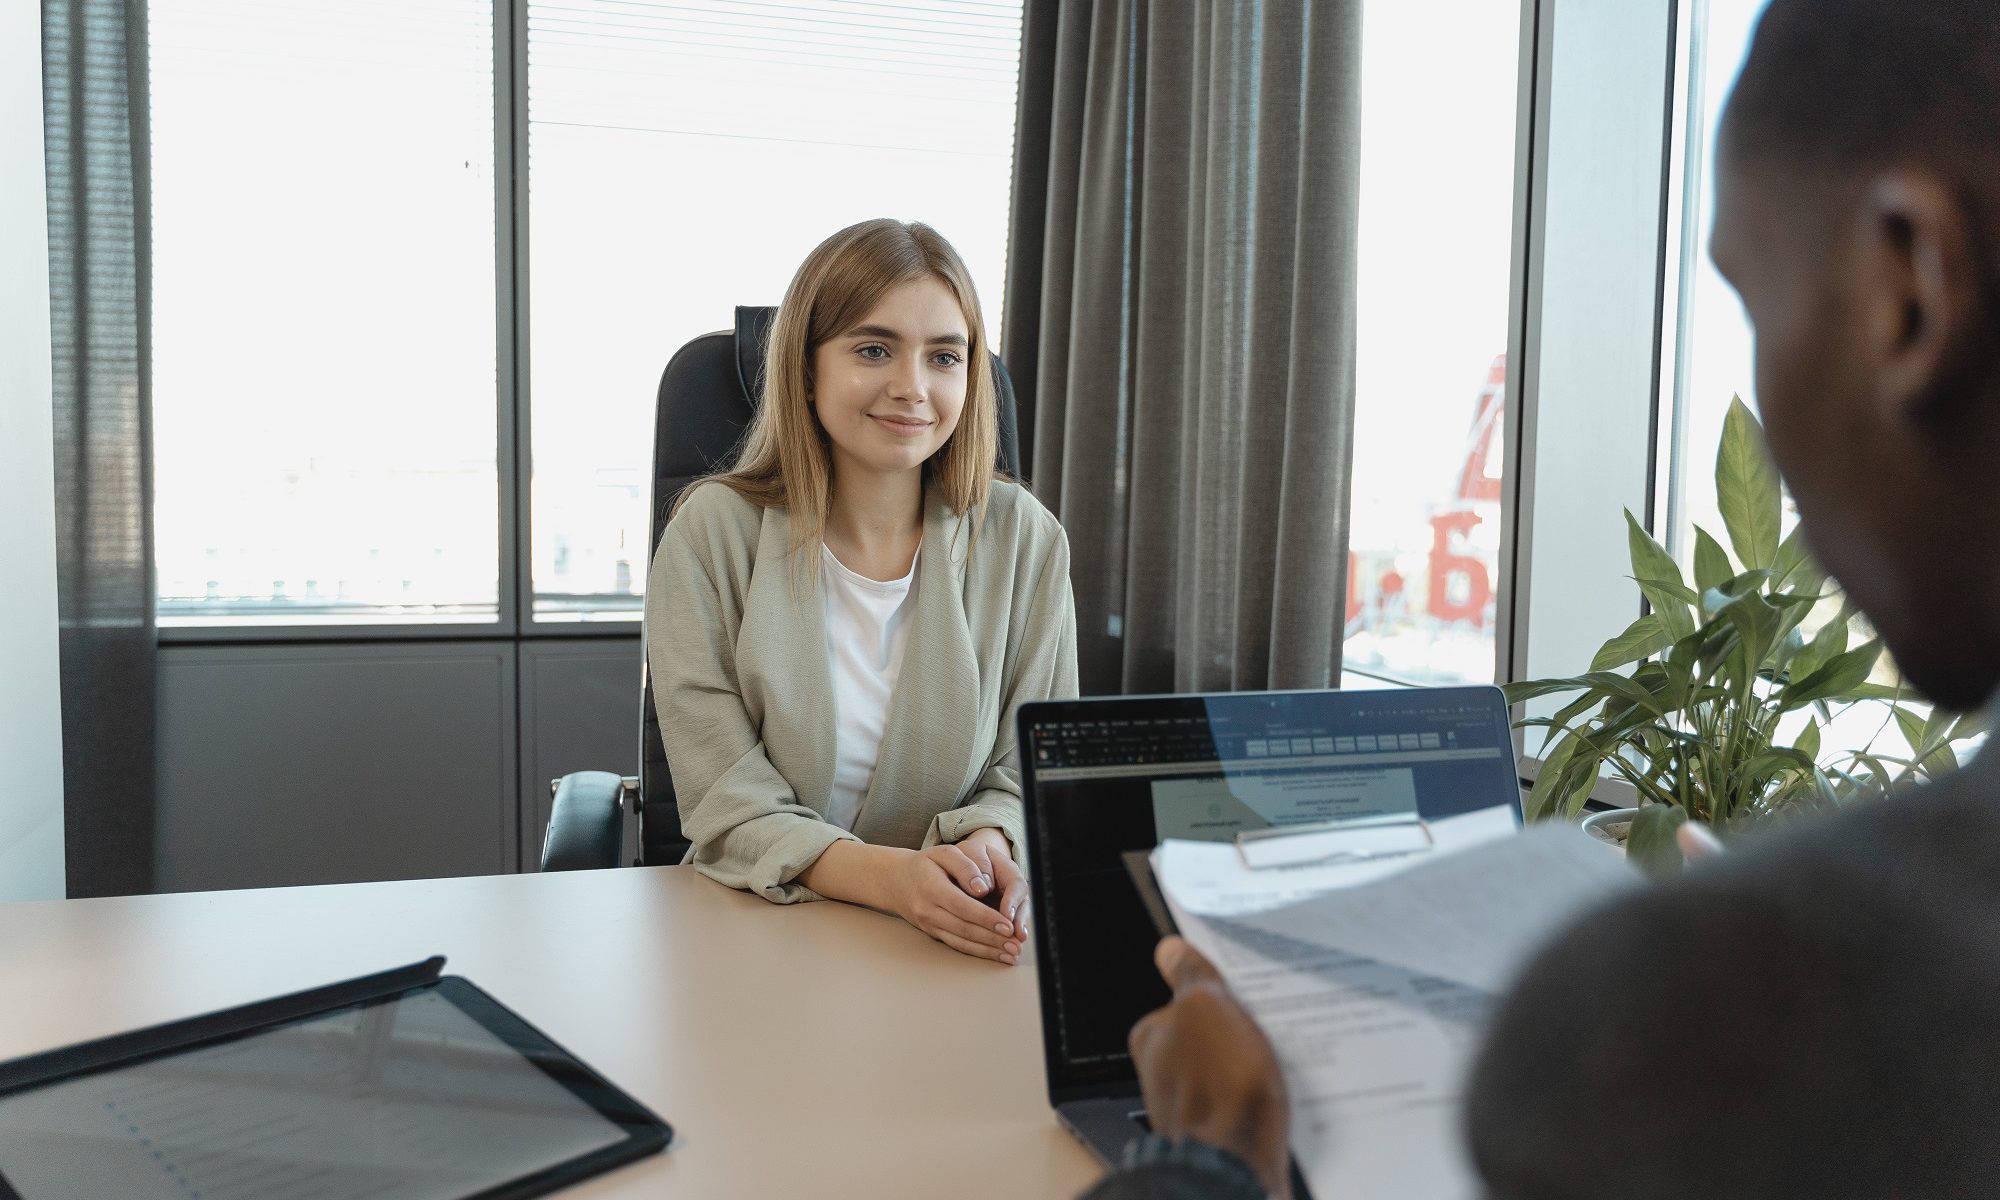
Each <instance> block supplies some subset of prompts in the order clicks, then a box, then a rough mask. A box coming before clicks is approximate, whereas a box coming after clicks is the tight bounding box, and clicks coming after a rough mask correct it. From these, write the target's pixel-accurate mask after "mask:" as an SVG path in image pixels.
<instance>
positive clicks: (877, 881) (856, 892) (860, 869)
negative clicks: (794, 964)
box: [799, 838, 916, 912]
mask: <svg viewBox="0 0 2000 1200" xmlns="http://www.w3.org/2000/svg"><path fill="white" fill-rule="evenodd" d="M915 853H916V851H914V850H904V849H902V848H901V847H898V846H875V845H871V844H869V843H867V842H859V841H850V840H848V839H847V838H842V839H840V840H839V841H837V842H833V843H831V844H830V845H828V846H827V848H826V849H825V850H823V851H821V852H820V856H819V857H818V858H816V859H814V860H813V862H812V865H810V866H808V867H807V868H806V869H805V870H803V871H801V872H799V882H800V883H803V884H805V885H806V886H807V887H809V888H811V889H812V890H813V891H815V892H818V893H819V894H820V895H822V896H825V897H826V898H827V899H829V900H844V901H846V902H847V903H849V904H864V905H867V906H868V907H869V908H879V909H882V910H883V911H885V912H898V911H900V910H899V908H898V905H897V901H896V891H895V886H894V882H895V872H896V869H897V868H898V867H900V866H902V865H903V860H904V859H905V858H908V857H910V856H912V855H914V854H915Z"/></svg>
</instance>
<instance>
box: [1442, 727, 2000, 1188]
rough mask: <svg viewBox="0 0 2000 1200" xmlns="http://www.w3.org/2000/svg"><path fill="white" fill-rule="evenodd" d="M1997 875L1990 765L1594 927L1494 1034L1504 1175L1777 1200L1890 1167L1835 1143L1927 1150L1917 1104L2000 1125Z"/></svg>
mask: <svg viewBox="0 0 2000 1200" xmlns="http://www.w3.org/2000/svg"><path fill="white" fill-rule="evenodd" d="M1996 862H2000V787H1996V781H1995V778H1994V772H1993V770H1992V768H1991V766H1990V765H1988V764H1978V765H1977V767H1976V769H1970V770H1968V771H1967V772H1966V773H1965V774H1964V775H1962V776H1961V777H1958V778H1955V779H1953V780H1952V781H1950V782H1948V783H1945V784H1942V785H1938V786H1935V787H1927V788H1921V789H1916V790H1914V791H1912V792H1910V793H1908V794H1904V795H1898V796H1893V797H1890V798H1889V799H1886V800H1883V801H1880V802H1877V803H1875V804H1872V805H1868V806H1865V807H1862V808H1858V809H1855V810H1853V811H1850V812H1847V813H1843V814H1840V815H1838V816H1836V817H1833V818H1830V819H1827V820H1825V821H1823V822H1821V823H1819V824H1817V825H1815V826H1812V827H1808V828H1800V829H1795V830H1779V831H1778V832H1776V833H1775V834H1773V835H1772V836H1771V838H1770V840H1769V841H1768V843H1766V844H1763V845H1756V846H1752V847H1750V848H1748V849H1745V850H1743V851H1740V852H1736V853H1732V854H1731V855H1730V856H1728V857H1727V858H1726V859H1724V860H1723V861H1721V862H1718V863H1715V864H1713V865H1711V866H1708V867H1706V868H1702V869H1698V870H1696V871H1693V872H1691V873H1690V874H1689V875H1688V876H1686V877H1685V878H1683V879H1681V880H1679V881H1677V882H1675V883H1672V884H1669V885H1665V886H1661V887H1657V888H1652V889H1647V890H1645V891H1642V892H1638V893H1635V894H1633V895H1631V896H1628V897H1626V898H1624V899H1622V900H1620V901H1619V902H1617V903H1614V904H1611V905H1608V906H1606V908H1604V909H1603V910H1602V911H1599V912H1597V913H1594V914H1592V915H1591V916H1589V917H1587V918H1585V919H1584V920H1582V921H1580V922H1578V923H1577V924H1576V925H1575V926H1574V927H1572V928H1571V929H1570V930H1569V931H1568V932H1567V933H1565V934H1564V935H1563V936H1562V937H1560V938H1558V939H1557V940H1556V942H1555V943H1554V944H1553V945H1551V946H1550V947H1549V948H1548V949H1547V950H1546V951H1545V952H1544V953H1543V954H1542V955H1541V956H1540V957H1539V958H1538V959H1537V960H1536V961H1535V962H1534V963H1533V964H1532V965H1531V966H1530V967H1529V969H1528V970H1527V971H1526V972H1524V974H1523V976H1522V978H1521V980H1520V982H1519V983H1518V985H1517V986H1516V987H1515V989H1514V990H1513V992H1512V993H1511V994H1510V995H1509V996H1508V997H1507V999H1506V1000H1505V1002H1504V1003H1503V1004H1502V1006H1501V1009H1500V1011H1499V1013H1498V1014H1497V1016H1496V1018H1495V1020H1494V1023H1493V1026H1492V1028H1491V1031H1490V1037H1489V1039H1488V1042H1487V1045H1486V1047H1485V1049H1484V1051H1483V1053H1482V1055H1481V1058H1480V1062H1479V1065H1478V1068H1477V1071H1476V1074H1475V1079H1474V1084H1473V1088H1472V1092H1471V1095H1470V1097H1469V1103H1468V1119H1469V1121H1470V1124H1471V1133H1472V1141H1473V1145H1474V1150H1475V1155H1476V1156H1477V1157H1478V1158H1479V1160H1480V1163H1481V1168H1482V1170H1483V1171H1484V1172H1485V1173H1486V1174H1487V1176H1488V1178H1489V1181H1490V1182H1492V1183H1493V1184H1494V1186H1495V1190H1496V1192H1498V1193H1500V1194H1509V1192H1510V1191H1511V1190H1514V1189H1517V1188H1518V1190H1521V1191H1522V1192H1523V1194H1535V1193H1536V1192H1537V1191H1538V1190H1542V1189H1543V1188H1544V1187H1546V1188H1555V1187H1557V1186H1558V1184H1560V1185H1561V1186H1572V1185H1583V1184H1589V1183H1591V1182H1592V1181H1595V1182H1602V1183H1609V1182H1610V1181H1613V1180H1618V1181H1622V1183H1621V1184H1620V1186H1622V1187H1623V1189H1624V1190H1623V1194H1626V1195H1631V1196H1639V1195H1671V1194H1676V1192H1677V1191H1678V1194H1682V1195H1693V1194H1710V1195H1741V1194H1756V1193H1755V1192H1754V1191H1749V1192H1746V1191H1745V1188H1746V1187H1748V1186H1749V1183H1748V1181H1750V1180H1752V1179H1762V1180H1763V1181H1764V1182H1765V1183H1766V1184H1772V1181H1774V1180H1780V1179H1782V1180H1785V1181H1787V1182H1786V1185H1785V1186H1784V1187H1778V1186H1776V1185H1775V1184H1772V1186H1771V1188H1770V1190H1767V1191H1766V1192H1765V1193H1764V1194H1766V1195H1772V1196H1777V1195H1786V1196H1789V1195H1800V1194H1806V1192H1803V1191H1799V1190H1796V1189H1798V1188H1802V1187H1806V1186H1807V1182H1808V1181H1810V1180H1814V1179H1819V1178H1821V1177H1822V1175H1824V1176H1825V1177H1827V1178H1834V1177H1837V1176H1838V1175H1840V1174H1841V1173H1842V1172H1846V1173H1850V1174H1851V1173H1854V1172H1866V1171H1868V1170H1873V1169H1875V1167H1876V1166H1879V1165H1880V1164H1879V1163H1876V1162H1875V1161H1874V1160H1873V1159H1871V1158H1870V1157H1869V1155H1870V1154H1871V1153H1875V1152H1876V1151H1878V1150H1879V1149H1880V1146H1879V1145H1877V1144H1876V1143H1874V1142H1869V1143H1866V1144H1856V1145H1843V1144H1838V1143H1836V1144H1828V1142H1827V1139H1828V1138H1829V1137H1830V1136H1834V1134H1833V1131H1836V1130H1843V1129H1845V1130H1850V1131H1851V1130H1854V1129H1856V1128H1859V1127H1861V1126H1864V1125H1867V1123H1868V1122H1869V1121H1870V1120H1873V1121H1874V1122H1875V1123H1876V1124H1875V1132H1876V1133H1877V1134H1879V1136H1882V1137H1884V1138H1888V1139H1891V1140H1890V1141H1889V1142H1886V1143H1883V1144H1886V1145H1893V1144H1894V1143H1893V1139H1894V1138H1895V1137H1897V1136H1915V1135H1914V1134H1910V1133H1904V1134H1898V1133H1897V1132H1896V1131H1894V1130H1890V1129H1888V1128H1886V1127H1883V1126H1882V1125H1881V1120H1882V1118H1881V1117H1880V1116H1876V1117H1873V1118H1871V1117H1870V1116H1869V1114H1870V1113H1871V1112H1874V1111H1875V1110H1877V1109H1878V1108H1893V1107H1896V1106H1899V1105H1900V1106H1901V1109H1900V1111H1899V1115H1898V1116H1897V1117H1896V1118H1895V1120H1896V1122H1897V1123H1899V1124H1907V1125H1909V1126H1910V1127H1911V1128H1912V1129H1914V1128H1917V1127H1919V1126H1921V1125H1922V1123H1923V1122H1924V1121H1931V1122H1945V1123H1954V1124H1955V1123H1956V1122H1957V1120H1958V1114H1974V1113H1976V1114H1977V1115H1978V1119H1980V1120H2000V1082H1996V1076H1995V1072H2000V1006H1995V1005H1992V1004H1991V1003H1989V1002H1988V1001H1987V999H1986V997H1990V996H1991V995H1993V994H1996V992H1995V989H2000V883H1996V881H1995V876H1996V875H1997V874H2000V872H1995V871H1994V870H1993V867H1994V865H1995V864H1996ZM1947 1030H1949V1031H1950V1032H1949V1033H1948V1032H1947ZM1973 1064H1976V1068H1975V1067H1974V1066H1973ZM1750 1113H1757V1114H1761V1115H1759V1116H1757V1117H1756V1118H1755V1119H1752V1120H1748V1121H1747V1123H1739V1118H1743V1117H1744V1115H1745V1114H1750ZM1724 1114H1737V1115H1736V1116H1726V1115H1724ZM1915 1114H1920V1115H1915ZM1857 1123H1860V1124H1859V1125H1857ZM1588 1128H1600V1129H1602V1130H1605V1131H1611V1130H1615V1131H1617V1133H1616V1136H1615V1137H1606V1138H1598V1137H1595V1136H1582V1137H1579V1136H1578V1134H1579V1131H1580V1130H1583V1129H1588ZM1753 1129H1754V1130H1755V1132H1754V1133H1753V1132H1751V1130H1753ZM1677 1141H1678V1142H1679V1146H1678V1147H1676V1142H1677ZM1593 1146H1595V1147H1598V1148H1600V1149H1602V1151H1603V1153H1602V1154H1599V1153H1598V1150H1596V1149H1593V1148H1592V1147H1593ZM1689 1146H1700V1147H1702V1149H1701V1151H1700V1153H1699V1155H1698V1157H1699V1159H1700V1161H1699V1162H1696V1161H1694V1158H1693V1157H1691V1156H1690V1155H1689V1154H1688V1153H1687V1148H1688V1147H1689ZM1982 1153H1983V1152H1982ZM1648 1162H1654V1163H1658V1164H1666V1165H1663V1166H1662V1167H1661V1171H1662V1174H1661V1175H1660V1177H1659V1179H1658V1180H1657V1181H1656V1182H1657V1184H1658V1186H1653V1185H1652V1184H1647V1185H1646V1186H1639V1184H1640V1183H1641V1182H1642V1180H1641V1178H1640V1177H1639V1176H1643V1175H1644V1172H1643V1171H1639V1170H1638V1168H1639V1165H1640V1164H1645V1163H1648ZM1935 1165H1936V1166H1937V1168H1938V1169H1939V1170H1941V1171H1943V1170H1948V1169H1954V1168H1956V1167H1966V1166H1967V1164H1964V1163H1958V1164H1954V1163H1952V1162H1950V1161H1944V1160H1940V1162H1938V1163H1937V1164H1935ZM1971 1166H1972V1167H1976V1168H1984V1167H1987V1166H2000V1162H1996V1163H1993V1164H1988V1163H1983V1162H1981V1163H1976V1164H1971ZM1753 1167H1755V1168H1756V1170H1757V1171H1760V1172H1763V1174H1761V1175H1758V1174H1755V1173H1752V1174H1747V1175H1746V1174H1743V1172H1749V1171H1751V1170H1752V1168H1753ZM1968 1169H1970V1168H1968ZM1635 1171H1637V1174H1636V1175H1635ZM1932 1178H1934V1179H1939V1180H1941V1179H1943V1178H1944V1176H1934V1177H1932ZM1732 1179H1733V1180H1735V1181H1736V1182H1735V1183H1733V1184H1732V1183H1731V1182H1730V1181H1731V1180H1732ZM1537 1181H1539V1183H1537ZM1531 1185H1534V1186H1531ZM1718 1189H1719V1190H1718ZM1613 1190H1618V1189H1617V1188H1614V1189H1613ZM1909 1194H1918V1193H1915V1192H1912V1193H1909Z"/></svg>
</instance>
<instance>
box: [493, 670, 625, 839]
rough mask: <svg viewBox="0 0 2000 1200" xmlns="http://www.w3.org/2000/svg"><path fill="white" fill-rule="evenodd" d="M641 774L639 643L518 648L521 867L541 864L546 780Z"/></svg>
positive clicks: (545, 825)
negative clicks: (582, 773)
mask: <svg viewBox="0 0 2000 1200" xmlns="http://www.w3.org/2000/svg"><path fill="white" fill-rule="evenodd" d="M571 771H611V772H614V773H616V774H619V775H637V774H638V773H639V638H638V637H637V636H636V635H634V636H633V637H631V638H629V639H626V638H620V639H617V640H615V641H612V640H606V641H596V640H593V641H589V642H581V641H570V642H553V641H547V642H523V643H521V818H522V819H521V837H520V845H521V869H522V870H524V871H532V870H534V869H535V868H536V866H537V865H539V864H540V862H541V854H542V834H543V833H544V831H546V830H547V829H548V825H549V781H550V780H552V779H555V778H557V777H558V776H561V775H565V774H567V773H569V772H571Z"/></svg>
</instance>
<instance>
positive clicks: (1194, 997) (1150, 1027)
mask: <svg viewBox="0 0 2000 1200" xmlns="http://www.w3.org/2000/svg"><path fill="white" fill-rule="evenodd" d="M1153 961H1154V962H1155V963H1156V964H1158V965H1159V968H1160V976H1161V978H1163V979H1165V980H1166V981H1167V985H1168V986H1169V987H1171V988H1173V989H1174V998H1173V999H1172V1000H1170V1001H1168V1002H1167V1005H1166V1007H1165V1008H1161V1009H1159V1010H1157V1011H1154V1012H1151V1013H1148V1014H1146V1016H1144V1017H1143V1018H1141V1019H1140V1021H1139V1023H1138V1024H1137V1025H1134V1026H1133V1027H1132V1038H1131V1046H1132V1061H1133V1064H1134V1065H1135V1066H1137V1067H1138V1069H1139V1086H1140V1088H1141V1089H1142V1090H1143V1091H1144V1092H1145V1096H1146V1116H1147V1119H1148V1120H1150V1121H1151V1122H1152V1125H1153V1131H1154V1132H1155V1133H1158V1134H1159V1135H1160V1136H1162V1137H1170V1138H1181V1137H1190V1138H1194V1139H1196V1140H1198V1141H1202V1142H1206V1143H1208V1144H1209V1145H1211V1146H1215V1147H1217V1148H1219V1149H1223V1150H1227V1151H1229V1152H1230V1153H1232V1154H1234V1155H1236V1156H1237V1157H1238V1158H1241V1159H1242V1160H1243V1161H1244V1162H1246V1163H1248V1164H1249V1165H1250V1169H1251V1170H1253V1171H1255V1172H1256V1173H1257V1178H1258V1179H1259V1180H1260V1181H1262V1183H1263V1185H1264V1188H1265V1190H1266V1191H1268V1192H1269V1193H1270V1194H1271V1195H1273V1196H1276V1197H1278V1198H1279V1200H1287V1198H1288V1197H1289V1196H1290V1195H1291V1179H1290V1164H1291V1156H1290V1153H1289V1151H1288V1150H1287V1141H1288V1139H1289V1136H1290V1133H1291V1102H1290V1100H1289V1099H1288V1098H1287V1097H1286V1095H1285V1079H1284V1076H1283V1075H1282V1074H1281V1073H1280V1072H1279V1070H1278V1058H1277V1055H1275V1054H1274V1053H1272V1051H1271V1043H1270V1042H1269V1041H1267V1040H1266V1039H1265V1037H1264V1031H1263V1030H1261V1029H1259V1028H1257V1022H1255V1021H1253V1020H1251V1019H1250V1014H1249V1013H1247V1012H1244V1011H1243V1006H1242V1005H1240V1004H1238V1003H1237V1002H1236V998H1235V997H1234V996H1232V995H1230V994H1229V989H1228V988H1227V987H1226V986H1224V984H1223V982H1222V976H1220V975H1218V974H1217V973H1216V970H1215V968H1214V967H1213V966H1212V965H1210V963H1209V961H1208V960H1207V959H1206V958H1203V957H1202V956H1201V955H1200V954H1199V953H1198V952H1196V950H1195V948H1194V947H1192V946H1190V945H1188V944H1187V943H1186V942H1184V941H1182V940H1181V939H1180V938H1177V937H1170V938H1166V939H1165V940H1163V941H1161V943H1160V945H1159V948H1158V949H1157V950H1155V951H1154V952H1153Z"/></svg>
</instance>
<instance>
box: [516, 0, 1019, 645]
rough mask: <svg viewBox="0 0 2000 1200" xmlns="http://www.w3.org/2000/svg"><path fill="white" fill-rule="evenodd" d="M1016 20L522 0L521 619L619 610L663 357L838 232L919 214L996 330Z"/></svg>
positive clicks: (771, 287)
mask: <svg viewBox="0 0 2000 1200" xmlns="http://www.w3.org/2000/svg"><path fill="white" fill-rule="evenodd" d="M1020 39H1021V7H1020V4H1019V2H1018V0H1014V2H1011V3H954V4H951V5H940V6H904V5H893V4H888V5H881V4H871V5H857V4H825V5H771V4H764V3H753V2H749V0H742V2H738V0H713V2H709V3H703V4H700V5H688V4H669V3H649V2H646V0H610V2H606V0H563V2H560V3H556V2H550V3H544V2H541V0H531V2H530V3H529V5H528V112H529V118H530V125H529V144H530V175H529V180H530V191H531V200H530V205H529V211H530V213H531V214H532V231H531V236H530V239H529V242H530V245H531V246H532V251H531V253H532V266H531V269H530V272H529V278H530V280H531V284H530V296H531V300H532V321H531V327H532V329H533V335H532V354H531V361H532V364H533V365H532V384H533V387H532V393H531V394H532V397H533V402H532V412H533V436H532V446H533V459H534V480H533V487H532V497H533V507H532V512H533V515H532V525H533V540H532V553H531V569H532V572H533V581H534V615H535V617H536V618H537V619H540V620H583V619H592V618H605V617H611V618H618V617H624V618H628V619H629V618H632V617H636V616H637V614H638V611H639V607H640V595H641V593H642V592H643V590H644V588H645V577H646V570H647V566H648V563H647V558H648V551H649V550H650V548H651V541H650V529H649V526H650V515H649V513H648V508H647V497H648V494H649V492H650V490H651V482H652V469H651V465H652V463H651V460H652V438H653V405H654V389H655V388H656V387H657V386H658V382H659V377H660V372H661V370H662V369H663V368H664V367H665V366H666V363H667V359H668V357H669V356H670V355H672V353H673V352H674V351H675V350H676V349H678V348H679V347H680V346H681V345H682V344H683V343H685V342H686V341H688V340H689V339H690V338H693V337H695V336H698V335H700V334H703V333H707V332H710V331H713V330H717V329H724V328H727V327H729V325H730V323H731V320H732V317H733V311H734V306H736V305H738V304H776V303H777V302H778V301H779V300H780V299H782V298H783V295H784V289H785V285H786V284H787V283H788V282H789V281H790V279H791V274H792V272H793V270H795V269H796V268H797V266H798V264H799V262H800V260H802V259H803V258H804V257H805V255H806V253H807V252H808V251H809V250H811V249H812V247H813V246H815V245H817V244H818V243H819V241H820V240H821V239H822V238H824V237H826V236H827V235H828V234H830V233H832V232H833V231H835V230H836V229H839V228H841V227H842V226H845V225H848V224H851V223H853V222H855V221H859V220H864V219H866V218H869V217H879V216H893V217H900V218H905V219H915V220H921V221H925V222H927V223H929V224H931V225H933V226H935V227H937V229H938V230H939V231H940V232H942V233H943V234H944V235H945V236H946V237H947V238H949V239H951V241H952V243H953V244H954V245H955V246H957V248H958V250H959V252H960V253H961V254H962V255H964V257H965V259H966V262H967V265H968V266H969V267H970V268H971V270H972V274H973V277H974V280H975V282H976V284H977V286H978V288H979V292H980V299H981V302H982V305H983V307H984V309H985V312H986V316H987V322H988V325H989V332H990V333H991V334H992V335H993V339H994V344H996V345H997V344H998V338H999V333H1000V330H999V310H1000V303H1001V295H1002V292H1001V289H1002V284H1003V279H1002V274H1003V272H1004V270H1005V265H1006V252H1007V246H1006V237H1007V201H1008V187H1009V182H1010V176H1011V173H1012V170H1013V145H1014V101H1015V91H1016V87H1017V73H1018V59H1019V54H1020Z"/></svg>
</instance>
